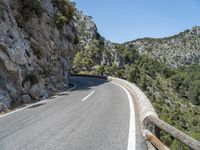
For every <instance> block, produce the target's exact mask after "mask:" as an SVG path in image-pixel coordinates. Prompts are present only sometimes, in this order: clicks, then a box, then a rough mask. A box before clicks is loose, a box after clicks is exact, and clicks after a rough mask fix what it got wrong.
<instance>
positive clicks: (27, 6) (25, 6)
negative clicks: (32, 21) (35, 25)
mask: <svg viewBox="0 0 200 150" xmlns="http://www.w3.org/2000/svg"><path fill="white" fill-rule="evenodd" d="M42 12H43V10H42V6H41V2H40V0H22V10H21V13H22V16H23V17H24V19H25V20H26V21H27V20H28V19H29V18H30V17H32V16H33V15H34V14H35V15H37V16H38V17H41V15H42Z"/></svg>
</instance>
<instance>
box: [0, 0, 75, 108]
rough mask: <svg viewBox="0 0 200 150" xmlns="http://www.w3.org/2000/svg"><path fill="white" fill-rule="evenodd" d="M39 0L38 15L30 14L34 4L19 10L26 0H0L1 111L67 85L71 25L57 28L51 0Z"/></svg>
mask: <svg viewBox="0 0 200 150" xmlns="http://www.w3.org/2000/svg"><path fill="white" fill-rule="evenodd" d="M35 2H38V1H37V0H36V1H35ZM39 2H41V8H40V10H41V12H40V14H39V15H38V12H31V13H30V11H33V10H31V9H35V8H34V7H32V8H31V9H26V11H27V12H26V11H22V9H23V7H24V6H23V5H25V0H0V112H1V111H2V110H4V109H6V108H9V107H11V105H12V104H13V103H28V102H30V101H32V100H39V99H41V98H46V97H48V96H50V95H52V93H54V92H57V91H62V90H64V89H66V88H67V87H68V73H69V66H70V59H71V57H72V56H73V52H74V49H75V45H74V40H75V34H76V32H75V28H74V24H73V23H72V22H69V23H68V24H67V25H64V26H63V27H62V28H61V29H58V28H57V27H56V26H55V24H54V19H55V13H56V12H57V8H56V7H55V6H53V5H52V2H51V0H41V1H39ZM31 5H32V6H34V5H33V3H31ZM22 12H23V13H22ZM28 14H29V15H28ZM30 14H31V15H30Z"/></svg>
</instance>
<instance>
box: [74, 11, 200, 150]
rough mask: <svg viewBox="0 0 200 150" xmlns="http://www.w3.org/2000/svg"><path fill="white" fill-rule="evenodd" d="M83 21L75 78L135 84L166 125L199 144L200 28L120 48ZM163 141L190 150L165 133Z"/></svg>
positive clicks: (79, 24)
mask: <svg viewBox="0 0 200 150" xmlns="http://www.w3.org/2000/svg"><path fill="white" fill-rule="evenodd" d="M80 16H81V17H80ZM79 17H80V18H79V19H77V31H78V34H79V39H80V45H79V49H78V52H77V53H76V55H75V57H74V61H73V65H72V72H74V73H86V74H96V75H107V76H108V75H111V76H116V77H120V78H124V79H126V80H129V81H130V82H133V83H135V84H136V85H138V86H139V87H140V88H141V89H142V90H143V91H144V92H145V93H146V95H147V97H148V98H149V99H150V101H151V102H152V104H153V106H154V108H155V109H156V112H157V113H158V115H159V117H160V118H161V119H163V120H164V121H166V122H168V123H169V124H171V125H172V126H175V127H176V128H178V129H180V130H181V131H183V132H185V133H186V134H188V135H190V136H192V137H193V138H195V139H197V140H200V127H199V124H200V119H199V118H200V90H199V88H200V65H199V63H200V51H199V48H200V28H199V27H194V28H192V29H191V30H186V31H184V32H182V33H180V34H177V35H175V36H172V37H169V38H162V39H152V38H144V39H139V40H135V41H131V42H127V43H124V44H115V43H112V42H110V41H107V40H105V39H104V38H103V37H101V36H100V35H99V33H98V31H97V28H96V26H95V24H94V22H92V21H91V19H92V18H91V17H88V16H85V15H84V14H81V15H79ZM84 29H85V30H84ZM86 35H87V36H86ZM86 37H88V38H86ZM161 140H162V141H163V142H164V143H165V144H166V145H167V146H169V147H170V148H171V149H172V150H177V149H180V150H187V149H189V148H188V147H186V146H184V145H183V144H181V143H180V142H179V141H177V140H175V139H174V138H172V137H170V136H169V135H168V134H166V133H164V132H161Z"/></svg>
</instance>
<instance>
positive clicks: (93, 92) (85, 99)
mask: <svg viewBox="0 0 200 150" xmlns="http://www.w3.org/2000/svg"><path fill="white" fill-rule="evenodd" d="M94 92H95V90H94V91H92V92H91V93H90V94H89V95H88V96H86V97H85V98H83V99H82V101H85V100H87V99H88V98H89V97H90V96H92V94H93V93H94Z"/></svg>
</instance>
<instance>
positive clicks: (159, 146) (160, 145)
mask: <svg viewBox="0 0 200 150" xmlns="http://www.w3.org/2000/svg"><path fill="white" fill-rule="evenodd" d="M146 138H147V140H148V141H149V142H150V143H151V144H153V146H155V147H156V148H157V149H158V150H169V148H168V147H167V146H165V145H164V144H163V143H162V142H161V141H160V140H159V139H158V138H157V137H156V136H155V135H153V134H152V133H151V132H150V131H147V132H146Z"/></svg>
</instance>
